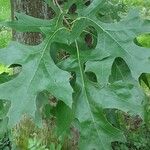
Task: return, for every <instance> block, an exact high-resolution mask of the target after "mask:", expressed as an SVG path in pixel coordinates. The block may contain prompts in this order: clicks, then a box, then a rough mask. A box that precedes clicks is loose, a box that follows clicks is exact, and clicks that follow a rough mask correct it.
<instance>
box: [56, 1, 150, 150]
mask: <svg viewBox="0 0 150 150" xmlns="http://www.w3.org/2000/svg"><path fill="white" fill-rule="evenodd" d="M103 2H104V1H96V0H95V1H93V3H92V4H91V5H90V6H89V7H88V8H86V9H85V10H83V11H82V12H81V17H79V18H77V19H76V20H75V21H74V24H73V28H72V31H71V32H72V34H71V39H70V40H71V41H74V40H75V43H76V44H74V45H71V46H70V49H72V51H73V52H71V51H70V50H69V49H68V48H66V51H68V53H69V54H70V55H71V56H70V57H69V58H68V59H66V60H64V61H62V62H60V63H59V64H58V65H59V66H60V67H62V68H63V69H66V70H68V71H72V72H75V77H76V83H75V85H74V86H75V87H74V88H75V92H76V94H75V96H74V101H75V108H76V109H75V114H76V118H77V119H78V120H79V122H80V127H81V129H80V142H79V146H80V149H82V150H91V149H95V150H108V149H111V142H113V141H125V138H124V136H123V133H122V132H121V131H120V130H118V129H116V128H115V127H113V126H112V125H111V124H110V123H109V122H108V121H107V119H106V117H105V113H104V109H107V108H112V109H113V108H115V109H118V110H122V111H124V112H128V113H130V114H131V115H135V114H138V115H140V116H141V117H143V116H144V104H143V103H142V102H143V101H144V100H145V99H146V96H145V94H144V93H143V91H142V90H141V88H140V86H139V84H138V78H139V76H140V75H141V74H142V73H144V72H150V65H149V64H150V59H149V58H150V51H149V49H147V48H143V47H139V46H137V45H136V44H135V43H134V39H135V38H136V37H137V36H138V35H139V34H142V33H145V32H150V22H149V21H147V20H142V19H141V18H140V17H139V15H138V13H137V11H136V10H133V11H130V12H129V14H128V16H126V18H124V19H123V20H121V21H119V22H115V23H104V22H101V21H100V20H99V19H98V18H97V17H96V12H97V11H99V7H98V4H103ZM89 26H92V27H94V28H95V29H96V31H97V45H96V48H94V49H92V50H91V51H88V50H86V47H85V49H84V48H83V47H80V41H79V36H80V35H81V33H82V32H83V30H85V29H86V28H87V27H89ZM75 49H76V52H75ZM117 58H121V59H123V60H124V62H123V64H127V65H122V66H121V67H120V65H119V64H116V66H115V67H112V66H113V63H114V62H115V60H116V59H117ZM122 67H124V68H123V70H122ZM128 68H129V69H128ZM114 70H116V72H115V71H114ZM125 70H127V71H126V72H125ZM88 72H92V73H94V74H95V75H96V81H95V82H93V80H91V78H89V77H88V76H87V73H88ZM114 72H115V74H114ZM110 77H111V80H110ZM135 108H136V109H135Z"/></svg>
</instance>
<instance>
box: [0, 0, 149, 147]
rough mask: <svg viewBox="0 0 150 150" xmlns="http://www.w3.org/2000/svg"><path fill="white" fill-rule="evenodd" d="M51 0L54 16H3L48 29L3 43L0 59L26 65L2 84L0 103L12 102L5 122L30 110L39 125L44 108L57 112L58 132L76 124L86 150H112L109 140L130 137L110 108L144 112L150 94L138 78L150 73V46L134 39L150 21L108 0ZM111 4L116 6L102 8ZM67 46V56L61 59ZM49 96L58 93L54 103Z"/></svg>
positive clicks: (19, 25) (24, 27) (24, 28)
mask: <svg viewBox="0 0 150 150" xmlns="http://www.w3.org/2000/svg"><path fill="white" fill-rule="evenodd" d="M45 1H46V2H47V4H48V5H49V6H51V7H52V8H53V10H54V11H55V18H53V19H51V20H42V19H38V18H33V17H31V16H27V15H24V14H16V15H17V20H14V21H11V22H1V24H2V25H4V26H7V27H11V28H13V29H15V30H17V31H21V32H40V33H41V34H42V35H43V42H42V43H41V44H39V45H35V46H29V45H24V44H21V43H18V42H14V41H13V42H11V44H10V45H9V46H8V47H7V48H4V49H1V50H0V63H1V64H4V65H8V66H12V65H13V64H18V65H19V66H21V70H20V71H19V72H17V74H15V75H13V77H11V78H9V79H7V80H6V79H5V81H2V82H1V84H0V99H1V100H3V101H1V103H2V104H3V103H4V102H5V105H2V106H3V107H2V108H1V110H4V109H6V107H5V106H6V104H7V105H8V107H7V109H6V110H5V111H4V112H5V114H6V111H8V112H7V115H6V117H3V118H4V119H3V120H6V121H5V123H4V125H5V126H6V124H7V122H8V128H12V127H14V126H15V125H16V124H17V123H18V122H19V121H20V119H21V117H22V116H23V115H24V114H28V115H29V116H30V117H32V119H33V120H34V121H35V123H36V124H37V125H39V126H40V125H41V124H42V117H41V116H43V115H41V111H42V113H44V114H45V116H46V117H47V116H48V115H49V116H51V115H53V116H54V118H55V119H54V120H55V122H56V127H57V134H58V136H64V134H67V133H68V131H69V129H70V126H71V125H73V126H75V128H77V129H78V131H79V133H80V134H79V135H80V139H79V148H80V149H81V150H91V149H96V150H109V149H111V142H114V141H120V142H125V141H126V140H125V136H124V135H123V131H121V130H119V129H117V128H116V127H114V126H113V125H112V124H111V123H110V122H109V121H108V120H107V118H106V114H105V111H106V110H107V109H118V110H121V111H123V112H126V113H129V114H130V115H135V114H136V115H139V116H140V117H141V118H143V119H144V116H145V113H144V112H145V111H144V101H145V100H146V99H147V98H146V96H145V94H144V92H143V91H142V89H141V87H140V85H139V82H138V79H139V77H140V75H141V74H142V73H149V72H150V65H149V64H150V59H149V58H150V51H149V49H148V48H144V47H140V46H138V45H136V43H135V42H134V41H135V38H136V37H137V36H138V35H140V34H143V33H149V32H150V21H149V20H143V19H141V18H140V16H139V14H138V11H137V10H131V11H130V12H129V13H128V14H127V16H126V17H125V18H123V19H121V18H120V17H119V15H118V12H119V10H120V9H118V11H117V9H115V8H116V5H110V1H107V0H93V1H82V0H72V1H67V2H61V1H52V0H45ZM119 6H120V5H119ZM106 8H107V9H106ZM108 8H109V9H108ZM117 8H119V7H117ZM109 10H110V11H112V10H113V12H114V10H116V12H115V13H111V12H110V13H107V14H106V13H104V12H106V11H109ZM108 16H110V17H111V19H110V18H108ZM62 51H63V52H65V57H61V59H60V58H59V57H58V56H60V53H61V52H62ZM6 81H7V82H6ZM49 95H52V96H53V97H55V99H56V104H55V106H54V108H52V107H50V105H49V103H50V102H49ZM7 101H8V102H7ZM9 102H10V103H9ZM8 108H9V109H8ZM2 112H3V111H2ZM3 116H4V115H3Z"/></svg>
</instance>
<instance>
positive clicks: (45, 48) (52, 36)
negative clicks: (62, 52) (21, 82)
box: [27, 27, 64, 93]
mask: <svg viewBox="0 0 150 150" xmlns="http://www.w3.org/2000/svg"><path fill="white" fill-rule="evenodd" d="M63 29H64V27H62V28H59V29H57V30H56V31H55V32H54V33H53V34H52V35H51V36H49V37H48V41H47V42H46V44H45V47H44V48H43V51H42V50H41V51H42V54H41V57H40V59H39V62H38V65H37V67H36V70H35V72H34V74H33V76H32V78H31V80H30V81H29V85H28V87H27V93H28V91H29V89H30V85H31V83H32V81H33V80H34V78H35V76H36V73H37V71H38V68H39V65H40V64H41V61H42V58H43V56H44V54H45V52H46V50H47V47H48V46H49V44H50V42H51V40H52V39H53V38H54V37H55V35H56V34H57V32H59V31H60V30H63ZM41 51H39V53H41Z"/></svg>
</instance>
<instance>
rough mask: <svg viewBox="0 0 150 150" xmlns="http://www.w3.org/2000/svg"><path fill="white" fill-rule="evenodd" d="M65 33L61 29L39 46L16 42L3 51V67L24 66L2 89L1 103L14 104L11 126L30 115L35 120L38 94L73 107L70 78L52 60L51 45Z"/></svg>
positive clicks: (10, 110) (10, 115)
mask: <svg viewBox="0 0 150 150" xmlns="http://www.w3.org/2000/svg"><path fill="white" fill-rule="evenodd" d="M31 24H32V23H31ZM63 30H66V29H64V28H58V29H57V30H56V31H54V32H53V33H50V34H49V35H48V36H47V37H46V38H45V40H44V41H43V42H42V43H41V44H40V45H37V46H28V45H22V44H19V43H17V42H12V43H11V44H10V45H9V46H8V47H7V48H4V49H1V50H0V63H1V64H5V65H11V64H19V65H21V66H22V70H21V72H20V74H19V75H18V76H17V77H16V78H14V79H13V80H11V81H9V82H5V83H3V84H1V85H0V99H5V100H10V101H11V107H10V109H9V112H8V116H9V126H13V125H15V124H16V123H17V122H18V121H19V120H20V118H21V116H22V115H23V114H26V113H27V114H29V115H30V116H32V117H33V118H34V116H35V112H36V97H37V94H38V93H39V92H42V91H44V90H47V91H48V92H50V93H51V94H52V95H53V96H55V97H56V98H57V99H59V100H62V101H64V103H65V104H66V105H68V106H69V107H71V106H72V92H73V90H72V88H71V86H70V83H69V78H70V74H69V73H67V72H66V71H63V70H61V69H59V68H58V67H57V66H56V65H55V63H54V62H53V59H52V58H51V56H50V50H51V48H50V47H51V44H52V42H54V41H55V38H56V41H57V39H58V37H57V34H58V36H60V34H62V33H63ZM59 32H60V33H59Z"/></svg>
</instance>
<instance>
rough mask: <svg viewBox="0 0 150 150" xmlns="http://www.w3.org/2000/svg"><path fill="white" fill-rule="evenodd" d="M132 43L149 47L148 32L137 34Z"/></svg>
mask: <svg viewBox="0 0 150 150" xmlns="http://www.w3.org/2000/svg"><path fill="white" fill-rule="evenodd" d="M134 43H135V44H136V45H138V46H141V47H146V48H150V33H147V34H141V35H139V36H138V37H136V38H135V39H134Z"/></svg>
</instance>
